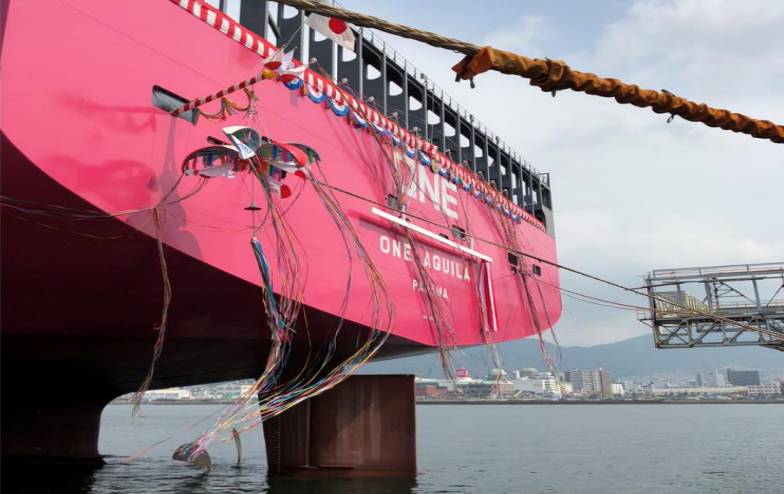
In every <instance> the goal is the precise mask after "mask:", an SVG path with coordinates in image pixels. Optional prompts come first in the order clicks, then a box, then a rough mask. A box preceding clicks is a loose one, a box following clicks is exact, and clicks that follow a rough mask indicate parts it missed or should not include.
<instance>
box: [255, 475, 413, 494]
mask: <svg viewBox="0 0 784 494" xmlns="http://www.w3.org/2000/svg"><path fill="white" fill-rule="evenodd" d="M416 486H417V483H416V479H414V478H405V477H404V478H394V477H393V478H389V477H384V478H351V479H348V478H347V479H292V478H280V477H278V478H273V477H270V478H267V489H268V490H267V492H268V493H269V494H293V493H296V494H366V493H369V492H372V493H394V494H406V493H412V492H414V489H415V488H416Z"/></svg>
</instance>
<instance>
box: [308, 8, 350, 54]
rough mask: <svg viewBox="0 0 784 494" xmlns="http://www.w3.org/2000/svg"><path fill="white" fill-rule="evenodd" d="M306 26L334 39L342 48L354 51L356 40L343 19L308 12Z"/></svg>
mask: <svg viewBox="0 0 784 494" xmlns="http://www.w3.org/2000/svg"><path fill="white" fill-rule="evenodd" d="M306 22H307V23H308V26H310V27H312V28H313V29H315V30H316V31H318V32H320V33H321V34H323V35H324V36H326V37H327V38H329V39H331V40H333V41H335V43H337V44H339V45H340V46H342V47H343V48H346V49H347V50H351V51H354V45H355V42H356V40H355V39H354V33H353V32H352V31H351V28H350V27H348V24H346V22H345V21H342V20H340V19H336V18H334V17H324V16H323V15H319V14H310V15H309V16H308V19H307V21H306Z"/></svg>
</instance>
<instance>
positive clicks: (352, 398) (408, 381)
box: [264, 375, 416, 477]
mask: <svg viewBox="0 0 784 494" xmlns="http://www.w3.org/2000/svg"><path fill="white" fill-rule="evenodd" d="M414 406H415V403H414V376H411V375H378V376H373V375H363V376H352V377H350V378H348V379H346V380H345V381H344V382H342V383H341V384H339V385H338V386H336V387H335V388H333V389H331V390H329V391H327V392H325V393H323V394H321V395H319V396H317V397H315V398H312V399H310V400H308V401H306V402H303V403H301V404H299V405H297V406H296V407H294V408H292V409H291V410H288V411H287V412H285V413H283V414H281V415H279V416H278V417H275V418H272V419H270V420H268V421H267V422H265V423H264V439H265V443H266V447H267V463H268V467H269V475H271V476H295V477H373V476H401V477H406V476H408V477H413V476H414V475H416V427H415V422H416V420H415V410H414Z"/></svg>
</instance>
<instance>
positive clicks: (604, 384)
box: [596, 368, 613, 400]
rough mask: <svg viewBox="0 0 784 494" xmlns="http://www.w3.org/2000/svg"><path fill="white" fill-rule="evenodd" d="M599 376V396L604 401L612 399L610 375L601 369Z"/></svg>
mask: <svg viewBox="0 0 784 494" xmlns="http://www.w3.org/2000/svg"><path fill="white" fill-rule="evenodd" d="M596 373H597V374H598V375H599V395H600V396H601V397H602V399H603V400H606V399H608V398H610V397H612V395H613V392H612V382H611V381H610V373H609V372H607V371H606V370H604V369H601V368H600V369H599V370H598V371H596Z"/></svg>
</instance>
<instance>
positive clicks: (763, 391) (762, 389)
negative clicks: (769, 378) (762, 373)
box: [746, 383, 782, 398]
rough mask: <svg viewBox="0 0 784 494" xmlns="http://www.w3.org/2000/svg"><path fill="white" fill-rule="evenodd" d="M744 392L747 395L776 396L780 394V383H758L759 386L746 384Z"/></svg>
mask: <svg viewBox="0 0 784 494" xmlns="http://www.w3.org/2000/svg"><path fill="white" fill-rule="evenodd" d="M746 393H747V394H748V395H749V396H753V397H759V398H777V397H780V396H781V395H782V389H781V383H771V384H760V385H759V386H748V387H747V388H746Z"/></svg>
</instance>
